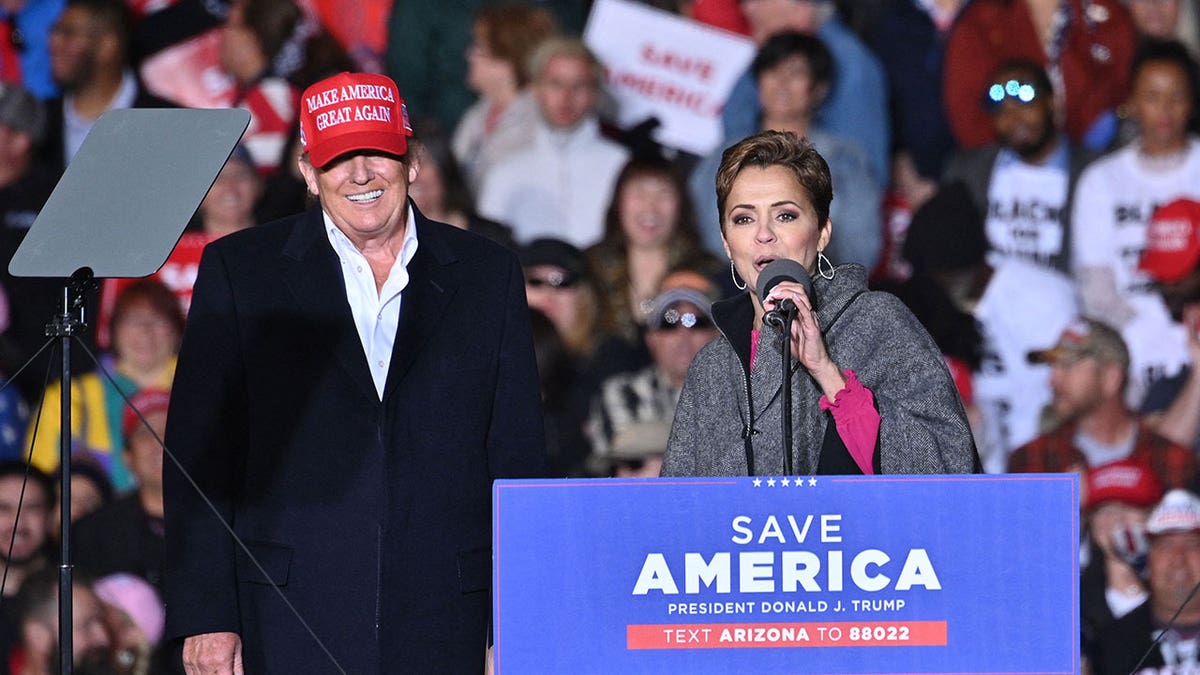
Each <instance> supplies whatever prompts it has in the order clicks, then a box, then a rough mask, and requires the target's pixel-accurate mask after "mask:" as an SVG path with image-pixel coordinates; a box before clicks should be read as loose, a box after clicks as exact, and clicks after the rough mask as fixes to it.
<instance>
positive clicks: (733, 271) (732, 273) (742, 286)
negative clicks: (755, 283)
mask: <svg viewBox="0 0 1200 675" xmlns="http://www.w3.org/2000/svg"><path fill="white" fill-rule="evenodd" d="M729 276H731V277H733V287H734V288H736V289H738V290H739V291H744V290H746V282H744V281H743V282H742V283H740V284H739V283H738V275H737V270H736V269H734V268H733V258H730V259H729Z"/></svg>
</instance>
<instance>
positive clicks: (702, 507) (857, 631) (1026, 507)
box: [493, 474, 1080, 675]
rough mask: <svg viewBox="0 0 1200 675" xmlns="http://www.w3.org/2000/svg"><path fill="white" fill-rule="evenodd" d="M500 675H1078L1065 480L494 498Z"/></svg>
mask: <svg viewBox="0 0 1200 675" xmlns="http://www.w3.org/2000/svg"><path fill="white" fill-rule="evenodd" d="M493 500H494V504H493V506H494V518H495V523H494V537H495V542H494V556H495V557H494V566H493V575H494V586H493V589H494V591H493V592H494V603H493V611H494V612H495V642H496V668H497V672H498V673H501V674H503V675H510V674H514V675H515V674H524V673H573V674H574V673H621V674H622V675H628V674H632V673H722V674H724V673H755V674H761V675H769V674H772V673H791V674H795V673H824V674H829V675H833V674H838V675H849V674H866V673H989V674H998V673H1004V674H1006V675H1008V674H1014V675H1015V674H1017V673H1055V674H1058V673H1064V674H1067V673H1078V672H1079V668H1080V665H1079V559H1078V555H1079V520H1078V518H1079V494H1078V477H1077V476H1075V475H1074V474H1050V475H1043V474H1024V475H1006V476H910V477H892V476H873V477H841V476H816V477H799V478H777V477H776V478H769V477H761V478H717V479H656V480H615V479H613V480H560V481H515V480H505V481H497V482H496V484H495V487H494V493H493Z"/></svg>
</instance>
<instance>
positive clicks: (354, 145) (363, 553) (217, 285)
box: [163, 73, 545, 674]
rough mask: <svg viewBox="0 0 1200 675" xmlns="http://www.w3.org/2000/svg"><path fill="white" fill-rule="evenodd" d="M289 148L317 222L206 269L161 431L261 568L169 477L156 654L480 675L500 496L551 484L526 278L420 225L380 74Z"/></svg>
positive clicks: (216, 250) (311, 120) (209, 667)
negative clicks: (160, 646)
mask: <svg viewBox="0 0 1200 675" xmlns="http://www.w3.org/2000/svg"><path fill="white" fill-rule="evenodd" d="M300 128H301V135H302V138H303V139H304V154H303V156H302V157H301V159H300V171H301V173H302V174H303V175H304V179H305V183H306V185H307V187H308V190H309V191H310V192H311V193H312V194H313V195H315V196H316V197H317V200H318V201H319V205H318V206H316V207H314V208H312V209H310V210H309V211H308V212H306V213H304V214H302V215H299V216H294V217H291V218H286V219H284V220H281V221H277V222H275V223H272V224H267V225H263V226H259V227H255V228H251V229H248V230H243V231H241V232H235V233H233V234H231V235H228V236H226V237H223V238H222V239H219V240H217V241H215V242H213V243H211V244H209V245H208V247H207V248H206V249H205V252H204V256H203V259H202V261H201V263H200V271H199V274H198V277H197V279H196V285H195V289H194V292H193V295H192V306H191V311H190V312H189V315H188V324H187V330H186V332H185V335H184V339H183V345H182V348H181V350H180V354H179V367H178V370H177V371H176V375H175V383H174V386H173V389H172V392H171V406H170V411H169V413H168V418H167V419H168V423H167V447H169V448H170V449H171V450H172V451H173V452H174V453H175V455H176V456H177V457H178V459H179V461H180V464H181V466H182V468H183V469H184V470H186V472H187V474H188V475H189V476H190V477H191V478H192V479H194V480H195V481H196V484H197V485H198V486H199V487H200V489H201V490H203V492H204V494H205V495H207V497H208V499H210V500H212V503H213V505H214V506H215V508H216V510H217V511H218V512H219V515H220V517H221V519H223V520H224V521H225V522H227V523H230V524H231V526H232V527H233V528H234V530H235V531H236V533H237V535H238V537H239V538H240V539H241V540H242V541H244V542H245V545H246V546H247V547H248V550H249V552H250V553H252V554H253V555H254V558H255V559H256V560H257V562H258V564H261V566H262V568H261V570H260V568H259V567H258V565H256V564H255V563H253V562H251V561H250V558H249V556H247V555H245V553H244V551H242V550H241V547H240V546H239V545H237V544H235V543H234V541H233V539H232V538H231V537H230V536H229V534H228V533H227V531H226V530H225V528H224V526H223V525H222V524H221V523H220V522H219V521H218V518H217V517H215V516H214V514H213V513H212V512H211V511H210V510H209V508H208V506H207V505H206V504H205V503H204V502H203V501H202V500H201V498H200V496H199V495H197V494H196V492H195V490H193V488H192V487H191V485H190V484H189V482H188V479H187V478H185V476H184V473H183V472H182V471H180V470H179V469H178V468H176V467H175V466H174V464H173V463H169V464H167V465H166V467H165V468H164V481H163V482H164V492H163V495H164V500H165V502H164V505H165V507H166V508H165V522H166V542H167V553H166V586H165V596H166V597H165V599H166V602H167V607H168V616H167V624H168V626H167V634H168V637H169V638H170V637H185V636H186V640H185V642H184V663H185V666H186V667H187V669H188V672H189V673H206V674H208V673H231V672H236V673H241V672H243V669H242V663H243V662H244V664H245V667H244V672H246V673H255V674H259V673H268V674H270V673H314V674H315V673H330V672H339V671H340V672H347V673H355V674H370V673H402V672H410V671H411V672H421V673H432V672H446V673H471V672H482V670H483V665H484V652H485V647H486V645H487V641H488V617H489V592H488V589H489V586H490V579H491V549H490V542H491V527H490V525H491V485H492V481H493V480H494V479H496V478H516V477H528V476H536V475H540V474H541V472H542V468H543V464H544V454H545V439H544V429H543V425H542V419H541V413H540V410H539V397H538V382H537V372H536V367H535V365H534V355H533V347H532V339H531V337H530V328H529V318H528V309H527V307H526V304H525V293H524V277H523V275H522V274H521V270H520V267H519V266H518V264H517V261H516V258H515V256H514V255H513V254H511V253H510V252H508V251H507V250H506V249H503V248H501V247H500V246H499V245H497V244H494V243H492V242H490V241H488V240H486V239H483V238H481V237H478V236H476V235H474V234H471V233H469V232H464V231H463V230H459V229H457V228H454V227H452V226H449V225H445V224H442V223H435V222H432V221H429V220H428V219H426V218H425V217H424V216H422V215H421V214H420V212H418V211H417V210H416V209H415V208H414V207H412V205H411V202H410V201H409V200H408V185H409V184H410V183H411V182H412V180H413V179H414V178H415V177H416V174H417V171H418V169H419V167H418V166H417V164H416V162H415V161H414V160H413V159H412V158H411V157H410V156H409V154H408V149H409V146H408V136H409V135H410V134H411V133H412V131H411V127H410V126H409V124H408V116H407V111H406V109H405V108H404V102H403V100H402V99H401V98H400V95H399V92H398V91H397V90H396V86H395V84H394V83H393V82H392V81H391V80H390V79H388V78H387V77H384V76H381V75H368V74H352V73H343V74H340V75H337V76H334V77H331V78H328V79H326V80H322V81H321V82H318V83H316V84H314V85H313V86H311V87H309V89H308V90H307V91H306V92H305V93H304V94H303V95H302V96H301V117H300ZM263 572H265V573H266V574H265V576H264V574H263ZM280 594H283V595H284V596H285V597H286V598H287V601H288V603H290V605H285V603H284V602H283V598H281V597H279V595H280ZM291 607H294V608H295V611H296V613H298V614H299V615H300V616H301V617H303V619H304V621H305V623H306V624H307V627H310V628H311V634H310V633H309V632H308V631H307V630H306V625H304V624H302V623H301V622H300V620H299V619H298V618H297V617H296V616H295V615H293V613H292V610H291ZM314 636H315V637H314ZM318 640H319V641H318ZM335 660H336V662H337V667H335V665H334V661H335Z"/></svg>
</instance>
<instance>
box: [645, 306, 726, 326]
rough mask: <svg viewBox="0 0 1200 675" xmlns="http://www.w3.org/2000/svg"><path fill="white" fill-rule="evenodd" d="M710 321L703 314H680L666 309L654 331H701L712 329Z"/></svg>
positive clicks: (677, 311) (674, 310)
mask: <svg viewBox="0 0 1200 675" xmlns="http://www.w3.org/2000/svg"><path fill="white" fill-rule="evenodd" d="M712 327H713V322H712V319H710V318H708V317H707V316H704V315H703V314H696V313H695V312H680V311H679V310H676V309H668V310H667V311H665V312H663V315H662V320H661V321H659V323H658V325H657V326H655V327H654V330H675V329H677V328H684V329H687V330H703V329H705V328H712Z"/></svg>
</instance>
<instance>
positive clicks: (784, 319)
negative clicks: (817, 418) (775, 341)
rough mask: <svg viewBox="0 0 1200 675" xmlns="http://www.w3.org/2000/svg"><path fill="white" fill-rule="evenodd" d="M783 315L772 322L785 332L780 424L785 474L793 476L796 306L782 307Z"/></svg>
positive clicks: (773, 317) (789, 304)
mask: <svg viewBox="0 0 1200 675" xmlns="http://www.w3.org/2000/svg"><path fill="white" fill-rule="evenodd" d="M781 309H782V316H779V315H772V319H773V320H772V322H771V323H772V324H774V325H775V326H776V327H778V328H779V330H780V332H781V333H783V394H782V397H781V398H780V403H781V405H782V406H783V409H782V410H781V411H780V415H779V426H780V430H781V431H782V433H783V474H784V475H785V476H791V475H792V474H793V473H794V469H793V466H792V322H793V321H795V319H796V307H795V306H794V305H792V304H791V303H790V302H788V303H786V304H785V305H784V306H783V307H782V308H781Z"/></svg>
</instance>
